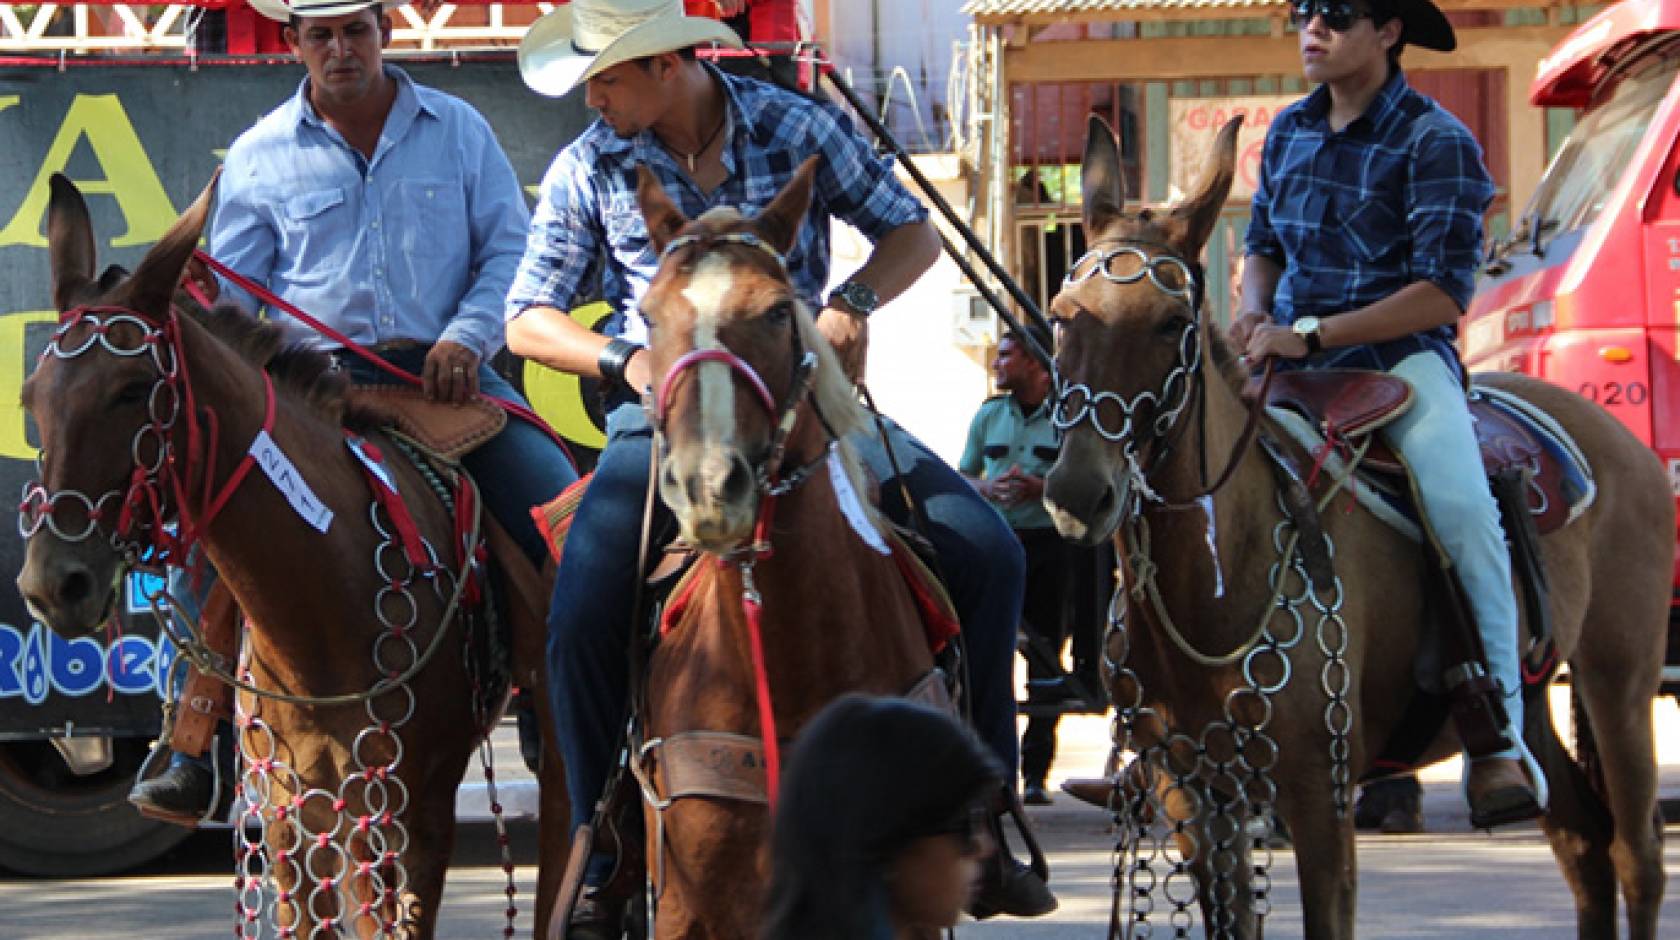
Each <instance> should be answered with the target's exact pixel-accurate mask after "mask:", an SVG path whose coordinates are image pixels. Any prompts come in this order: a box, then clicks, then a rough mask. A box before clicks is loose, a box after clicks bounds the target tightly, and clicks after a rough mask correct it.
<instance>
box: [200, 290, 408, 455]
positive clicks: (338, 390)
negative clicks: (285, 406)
mask: <svg viewBox="0 0 1680 940" xmlns="http://www.w3.org/2000/svg"><path fill="white" fill-rule="evenodd" d="M181 307H182V309H183V310H185V311H186V312H187V314H188V315H189V316H191V317H192V319H193V320H194V321H196V322H197V323H198V325H199V326H202V327H203V328H204V329H205V330H206V331H207V332H208V333H210V335H211V336H214V337H215V338H216V339H217V340H218V341H220V342H221V343H222V344H223V345H225V346H227V347H228V348H229V349H232V350H233V351H234V352H236V353H238V354H239V357H240V358H241V359H244V360H245V361H246V362H248V363H250V364H251V365H253V366H255V367H257V368H259V369H262V370H264V371H266V372H267V373H268V374H269V376H270V377H271V378H273V379H274V384H275V386H276V388H278V389H281V390H283V391H285V392H289V393H290V394H291V395H292V397H294V398H296V399H297V400H299V401H301V402H302V403H303V404H305V405H307V406H309V408H310V409H311V410H312V411H314V412H315V413H316V414H318V415H320V416H321V418H323V419H324V420H326V421H328V422H331V423H333V424H335V425H340V426H343V427H347V428H350V429H351V430H353V431H367V430H371V429H373V428H375V427H378V426H379V425H380V424H382V423H384V422H383V421H382V420H381V417H382V416H381V415H379V414H378V413H376V412H374V411H371V410H368V409H363V408H358V407H354V406H352V405H350V404H349V402H348V400H347V399H346V393H347V392H348V391H349V389H350V380H349V378H348V376H347V375H346V374H345V373H344V372H343V371H342V370H340V369H338V368H337V367H336V365H335V364H334V362H333V358H332V356H331V355H330V354H329V353H327V352H324V351H322V350H320V349H317V348H315V347H313V346H310V345H308V344H307V343H302V342H291V343H288V342H287V341H286V338H285V332H284V330H282V329H281V327H280V324H278V323H276V322H274V321H273V320H262V319H258V318H256V317H254V316H252V315H250V314H249V313H246V312H245V310H244V309H243V308H241V307H238V306H236V305H233V304H218V305H217V306H216V308H215V309H213V310H210V311H205V310H204V309H203V308H202V307H200V306H199V305H197V304H192V303H188V304H182V305H181Z"/></svg>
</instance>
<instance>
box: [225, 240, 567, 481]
mask: <svg viewBox="0 0 1680 940" xmlns="http://www.w3.org/2000/svg"><path fill="white" fill-rule="evenodd" d="M193 256H194V257H195V258H198V259H199V260H200V261H203V262H204V263H205V264H207V265H209V266H210V269H211V270H213V271H215V272H216V273H217V274H220V275H221V276H222V277H225V278H227V279H228V280H229V281H232V282H233V283H234V284H235V285H236V286H237V287H239V288H240V289H241V290H243V291H245V292H246V293H248V294H250V295H251V296H253V297H256V298H257V299H258V300H261V301H262V302H263V303H265V304H267V305H269V306H271V307H273V308H275V309H276V310H280V311H283V312H284V313H286V314H287V315H289V316H291V317H293V318H295V319H297V320H298V321H299V322H301V323H302V324H304V325H305V326H307V327H309V328H310V329H312V330H314V331H315V332H317V333H319V334H321V335H322V336H325V337H326V338H327V339H330V340H332V341H333V342H335V343H337V344H339V345H340V346H343V347H344V348H345V349H347V350H349V351H350V352H353V353H355V354H356V355H358V356H360V357H361V358H362V359H364V360H366V361H367V362H369V363H371V364H373V365H374V366H376V367H378V368H380V369H383V370H384V371H385V372H388V373H390V374H391V375H393V376H395V377H396V378H398V379H400V380H402V381H404V382H407V383H408V384H409V385H415V386H422V385H424V384H425V383H424V382H422V381H421V379H420V377H419V376H417V375H415V374H414V373H412V372H408V371H406V370H404V369H399V368H397V367H396V366H394V365H392V364H391V363H389V362H387V361H386V360H385V359H384V358H383V357H382V356H380V355H379V354H378V353H375V352H374V351H372V350H370V349H368V348H367V347H365V346H363V345H362V344H360V343H358V342H356V341H355V340H353V339H351V338H350V337H348V336H345V335H344V334H343V333H340V332H339V331H337V330H335V329H333V328H332V327H330V326H328V325H326V324H325V323H322V322H321V321H320V320H317V319H315V318H314V317H312V316H310V315H309V314H307V313H304V312H303V311H302V310H299V309H298V308H297V307H295V306H293V305H291V304H289V303H287V302H286V301H284V300H281V299H280V298H279V297H276V296H275V295H274V294H273V292H271V291H270V290H269V289H268V288H266V287H264V286H262V285H261V284H258V283H257V282H256V281H253V280H251V279H250V278H248V277H246V276H245V275H243V274H240V273H239V272H238V271H235V270H234V269H232V268H230V267H228V266H227V265H225V264H223V263H222V262H220V261H217V260H216V259H215V258H212V257H210V255H209V254H208V253H206V252H204V251H203V250H197V251H194V252H193ZM479 395H480V396H481V397H483V398H484V399H485V400H486V401H491V402H495V403H496V404H497V405H498V406H500V407H501V409H502V410H503V411H506V412H507V413H508V414H510V415H513V416H514V417H516V418H518V419H520V420H522V421H524V422H526V423H527V424H530V425H531V426H532V427H535V428H537V429H538V430H540V431H542V432H543V433H544V434H547V435H548V436H549V437H550V438H552V439H553V441H554V443H556V444H558V445H560V451H561V452H562V453H564V454H565V455H566V460H567V461H569V462H570V463H571V465H572V466H573V467H574V468H575V467H577V461H576V460H574V459H572V451H571V449H570V448H568V447H567V446H566V441H565V439H564V438H562V437H561V436H560V435H559V434H558V433H557V432H555V430H554V429H553V428H551V427H549V425H548V422H547V421H544V420H543V419H542V416H540V415H538V414H537V413H536V412H535V411H532V410H531V409H529V408H527V407H525V406H524V405H521V404H520V403H518V402H516V401H509V400H508V399H506V398H499V397H497V396H495V395H487V394H485V393H483V392H480V393H479Z"/></svg>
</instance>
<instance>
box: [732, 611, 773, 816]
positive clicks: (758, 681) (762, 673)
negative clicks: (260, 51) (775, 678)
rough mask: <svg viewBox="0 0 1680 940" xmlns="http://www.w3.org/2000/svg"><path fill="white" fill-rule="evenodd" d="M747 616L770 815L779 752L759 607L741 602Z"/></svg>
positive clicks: (765, 786) (765, 787)
mask: <svg viewBox="0 0 1680 940" xmlns="http://www.w3.org/2000/svg"><path fill="white" fill-rule="evenodd" d="M741 607H742V609H743V610H745V611H746V614H747V637H748V638H749V640H750V641H751V643H752V661H753V680H754V682H753V685H754V687H755V691H756V692H757V697H758V730H759V734H760V735H761V736H763V738H764V765H765V777H764V789H765V793H766V795H767V796H768V797H769V800H770V812H771V813H775V812H776V795H777V790H778V789H779V788H780V785H781V780H782V749H781V746H780V744H779V743H778V740H777V737H776V709H775V706H774V704H773V703H772V702H771V701H770V674H769V672H768V671H767V670H766V669H765V666H764V636H763V631H762V630H761V629H760V626H759V614H760V605H759V604H758V603H757V602H756V601H754V600H753V599H752V598H751V597H747V596H745V595H743V596H742V598H741Z"/></svg>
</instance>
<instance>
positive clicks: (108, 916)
mask: <svg viewBox="0 0 1680 940" xmlns="http://www.w3.org/2000/svg"><path fill="white" fill-rule="evenodd" d="M1658 714H1659V719H1660V725H1659V739H1660V741H1661V742H1662V745H1663V747H1662V750H1661V753H1660V758H1661V759H1662V761H1663V794H1664V796H1666V797H1668V798H1680V716H1677V714H1676V712H1675V709H1674V707H1673V705H1672V704H1670V703H1667V702H1664V703H1662V704H1661V705H1660V706H1659V711H1658ZM1062 738H1063V748H1062V752H1061V754H1060V755H1059V756H1058V761H1057V765H1056V768H1055V773H1054V779H1061V778H1062V777H1065V776H1075V775H1090V774H1092V773H1095V772H1097V771H1099V770H1100V768H1101V765H1102V760H1103V757H1104V756H1105V754H1106V748H1107V745H1106V742H1107V724H1106V721H1105V720H1104V719H1101V718H1094V717H1086V718H1073V719H1066V720H1065V727H1064V733H1063V736H1062ZM471 777H472V775H469V779H471ZM1424 787H1425V796H1424V810H1425V818H1426V826H1427V829H1428V832H1427V833H1425V834H1421V835H1408V836H1388V835H1362V836H1361V837H1360V840H1359V848H1360V855H1359V867H1360V897H1359V928H1360V934H1361V936H1364V937H1382V938H1424V937H1430V938H1463V937H1476V938H1483V937H1485V938H1491V940H1507V938H1508V940H1517V938H1521V940H1566V938H1572V937H1574V936H1575V932H1574V926H1573V923H1574V914H1573V908H1572V905H1571V902H1570V898H1569V893H1568V891H1567V889H1566V888H1565V887H1564V884H1563V879H1562V877H1561V876H1560V875H1559V874H1558V871H1557V867H1556V864H1555V863H1554V862H1553V860H1552V857H1551V853H1550V850H1549V849H1548V847H1547V845H1546V842H1545V840H1544V838H1543V837H1542V836H1541V834H1540V832H1539V830H1538V828H1536V827H1534V826H1532V825H1528V826H1518V827H1514V828H1511V829H1508V830H1505V831H1501V832H1499V833H1498V834H1495V835H1487V834H1484V833H1478V832H1473V831H1471V830H1470V829H1469V825H1468V821H1467V819H1466V815H1465V811H1464V808H1463V805H1462V801H1461V798H1460V796H1459V793H1458V783H1457V770H1456V768H1455V767H1454V766H1453V765H1450V764H1449V765H1443V766H1440V767H1437V768H1433V769H1431V770H1430V771H1428V772H1426V774H1425V776H1424ZM1032 816H1033V819H1034V822H1035V825H1036V827H1037V829H1038V831H1039V834H1040V837H1041V838H1042V839H1043V841H1044V843H1045V844H1046V846H1047V848H1048V850H1049V852H1050V857H1051V864H1052V867H1053V871H1054V887H1055V889H1056V891H1057V893H1058V895H1059V897H1060V899H1061V909H1060V910H1059V911H1057V912H1056V913H1055V914H1053V915H1051V916H1050V917H1047V918H1043V919H1040V920H1036V921H1020V920H1010V919H1000V920H994V921H989V922H986V923H981V924H964V925H963V926H961V927H960V928H959V929H958V931H957V936H958V937H970V938H976V940H994V938H995V940H1001V938H1006V937H1007V938H1022V940H1064V938H1065V940H1072V938H1083V940H1096V938H1101V937H1103V936H1105V931H1106V926H1107V923H1108V910H1109V903H1110V902H1109V898H1110V893H1109V879H1110V874H1111V867H1110V866H1111V861H1110V857H1111V851H1112V848H1113V843H1112V835H1111V833H1110V830H1109V827H1108V825H1107V820H1106V818H1105V816H1104V814H1103V813H1102V812H1101V811H1098V810H1094V809H1090V808H1087V807H1084V806H1082V805H1080V804H1076V803H1075V802H1074V801H1073V800H1071V799H1070V798H1068V797H1065V796H1058V797H1057V799H1056V802H1055V804H1054V805H1052V806H1049V807H1043V808H1037V809H1034V810H1032ZM513 834H514V844H515V850H516V857H517V860H518V861H519V863H520V865H519V868H518V879H519V887H520V896H521V899H522V900H523V901H524V902H525V905H524V906H525V910H524V912H523V913H522V915H521V932H522V933H523V932H524V931H528V930H529V925H530V919H529V918H530V911H529V900H530V897H531V894H530V892H531V890H532V887H533V884H534V879H535V871H536V870H535V867H534V865H533V864H532V862H533V861H534V854H535V842H536V838H535V829H534V826H532V825H531V824H530V823H528V822H522V823H519V824H517V825H516V826H515V827H514V833H513ZM231 858H232V853H231V836H230V834H229V833H228V832H227V831H225V830H223V831H208V832H203V833H200V834H198V835H195V836H194V837H193V838H192V839H190V840H189V841H188V842H187V843H185V844H184V845H183V846H182V847H181V848H179V849H177V850H176V851H175V852H173V853H171V854H170V855H169V856H167V857H166V858H164V859H162V860H160V861H158V862H156V863H153V864H151V865H149V866H147V867H146V868H144V869H142V870H139V871H135V872H132V873H130V874H127V875H123V876H118V877H110V878H98V879H85V880H61V881H50V880H35V879H20V878H13V877H4V876H0V940H83V938H88V937H94V936H102V935H110V934H116V935H123V936H139V937H160V938H174V940H220V938H225V937H228V936H230V935H231V934H232V927H233V892H232V890H231V884H232V876H231V872H232V864H231ZM1667 863H1668V869H1669V871H1670V872H1674V871H1680V827H1675V826H1670V827H1669V830H1668V849H1667ZM1272 873H1273V878H1274V881H1275V883H1276V885H1277V890H1276V900H1275V908H1274V913H1273V915H1272V916H1271V917H1270V918H1269V919H1268V920H1267V922H1266V935H1267V937H1269V938H1275V937H1284V938H1288V937H1299V936H1300V935H1301V917H1300V901H1299V894H1298V889H1297V885H1296V881H1295V872H1294V855H1293V853H1292V852H1291V851H1290V850H1287V849H1280V850H1279V851H1277V853H1276V857H1275V863H1274V866H1273V869H1272ZM501 886H502V881H501V872H500V870H499V868H497V866H496V854H495V844H494V832H493V830H491V829H490V827H488V826H483V825H474V826H468V827H464V832H463V834H462V839H461V845H460V848H459V851H458V852H457V855H456V859H455V867H454V868H453V869H452V871H451V874H450V881H449V889H448V893H447V894H446V897H445V901H444V911H443V926H442V929H441V931H440V934H439V935H440V936H441V937H445V938H463V940H465V938H490V937H498V936H500V931H501V926H502V920H501V917H500V914H499V911H500V908H501V907H502V900H501ZM1663 919H1664V921H1665V935H1666V936H1680V896H1677V893H1676V892H1674V891H1672V890H1671V891H1670V892H1669V897H1668V900H1667V901H1666V903H1665V904H1664V918H1663ZM1163 928H1164V925H1162V927H1158V928H1157V929H1156V931H1155V933H1154V936H1156V937H1164V936H1172V933H1171V932H1170V931H1168V930H1166V929H1163ZM1194 935H1195V936H1200V932H1199V931H1198V932H1196V933H1195V934H1194Z"/></svg>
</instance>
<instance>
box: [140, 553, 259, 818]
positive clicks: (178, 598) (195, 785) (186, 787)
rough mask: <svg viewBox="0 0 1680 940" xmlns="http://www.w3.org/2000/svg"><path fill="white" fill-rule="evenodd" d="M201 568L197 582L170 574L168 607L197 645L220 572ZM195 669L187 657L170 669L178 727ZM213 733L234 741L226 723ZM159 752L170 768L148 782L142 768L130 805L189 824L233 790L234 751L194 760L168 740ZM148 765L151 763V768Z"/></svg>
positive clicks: (183, 572) (187, 575)
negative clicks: (165, 753)
mask: <svg viewBox="0 0 1680 940" xmlns="http://www.w3.org/2000/svg"><path fill="white" fill-rule="evenodd" d="M192 557H193V559H194V560H196V559H197V558H198V552H197V550H196V549H195V550H194V552H193V556H192ZM200 567H201V569H202V571H201V574H200V576H199V577H198V579H197V580H196V582H195V580H194V578H193V577H192V575H191V574H190V573H189V572H188V571H187V570H186V569H183V568H170V569H169V573H168V584H169V596H170V598H171V601H170V602H171V603H173V604H175V605H176V607H177V613H178V616H177V617H176V619H175V624H176V628H177V629H178V630H180V631H181V632H182V633H183V634H185V635H187V636H189V637H194V638H195V639H197V638H198V637H196V636H195V635H194V634H195V631H196V630H197V629H198V627H199V618H200V616H201V615H202V611H203V608H204V604H205V600H206V599H207V598H208V597H209V596H210V590H211V588H212V587H214V586H215V584H216V580H217V576H216V569H215V568H214V567H212V566H211V565H210V564H209V563H208V562H205V563H202V564H201V565H200ZM218 652H222V653H226V652H228V651H218ZM192 668H193V667H192V665H191V664H190V663H189V662H188V661H187V659H186V657H184V656H178V657H176V659H175V661H174V662H173V663H172V664H171V665H170V670H169V672H170V675H169V695H170V701H171V702H175V703H177V704H176V706H175V707H176V710H177V712H176V713H177V719H176V720H177V721H179V720H182V719H181V717H180V709H181V708H183V707H186V703H181V702H180V699H181V696H182V693H183V692H184V691H185V689H186V685H187V677H188V674H189V672H190V670H192ZM215 733H216V734H217V735H218V736H220V738H221V740H223V741H224V742H231V741H232V740H233V726H232V725H231V724H230V723H228V722H226V721H221V722H218V723H217V724H216V732H215ZM156 746H157V748H158V749H160V750H161V749H169V751H170V755H169V764H168V766H167V767H166V768H165V769H164V771H163V772H162V773H161V774H158V775H156V776H150V777H148V776H145V768H144V767H143V768H142V776H141V777H140V778H139V779H136V780H135V782H134V786H133V787H132V788H131V789H130V790H129V792H128V800H129V802H130V803H133V804H135V805H136V806H138V807H141V808H143V809H146V810H149V811H150V812H152V813H153V814H155V815H157V816H159V817H160V818H166V819H170V820H171V821H176V820H179V821H182V822H186V821H188V820H196V819H198V818H200V817H203V816H204V815H205V814H206V813H208V812H209V811H210V810H211V808H212V807H213V806H214V804H215V803H216V802H217V798H218V796H219V795H220V794H221V793H222V792H225V790H226V789H227V787H229V786H230V785H231V776H232V774H233V768H234V761H233V760H232V759H231V758H232V752H231V750H229V749H228V748H227V746H226V745H225V744H224V746H223V747H222V748H221V749H219V750H217V751H216V752H215V753H212V752H211V750H210V748H209V747H206V748H205V750H204V751H203V752H201V753H198V754H191V753H186V752H184V751H180V750H175V749H174V748H172V747H171V742H170V741H169V740H166V739H160V740H159V741H158V743H157V745H156ZM213 761H219V762H220V763H221V768H220V770H221V773H220V777H221V782H220V787H218V785H217V776H218V773H217V770H218V768H217V766H216V764H215V763H213ZM150 763H151V760H150V759H148V761H147V764H150Z"/></svg>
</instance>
